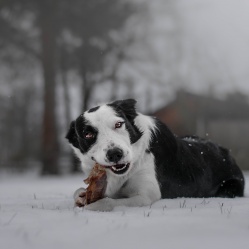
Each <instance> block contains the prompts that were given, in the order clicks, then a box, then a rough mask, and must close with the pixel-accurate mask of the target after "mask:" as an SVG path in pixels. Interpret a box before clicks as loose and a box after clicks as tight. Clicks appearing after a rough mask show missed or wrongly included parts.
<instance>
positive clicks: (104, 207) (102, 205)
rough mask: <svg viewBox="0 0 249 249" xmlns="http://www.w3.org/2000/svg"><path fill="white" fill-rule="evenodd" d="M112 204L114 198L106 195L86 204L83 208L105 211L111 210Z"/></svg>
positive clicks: (113, 204) (113, 203)
mask: <svg viewBox="0 0 249 249" xmlns="http://www.w3.org/2000/svg"><path fill="white" fill-rule="evenodd" d="M114 206H115V200H114V199H111V198H108V197H106V198H104V199H101V200H98V201H96V202H94V203H91V204H89V205H86V206H85V209H86V210H91V211H102V212H107V211H112V210H113V208H114Z"/></svg>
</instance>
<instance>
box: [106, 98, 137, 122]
mask: <svg viewBox="0 0 249 249" xmlns="http://www.w3.org/2000/svg"><path fill="white" fill-rule="evenodd" d="M136 103H137V101H136V100H135V99H125V100H117V101H114V102H112V103H111V104H109V106H111V107H113V108H114V109H115V111H116V112H117V113H118V114H121V113H120V111H121V112H123V113H124V114H125V116H126V117H127V118H128V119H129V120H133V119H134V118H135V117H136V116H137V112H136Z"/></svg>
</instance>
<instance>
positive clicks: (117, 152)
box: [104, 147, 130, 175]
mask: <svg viewBox="0 0 249 249" xmlns="http://www.w3.org/2000/svg"><path fill="white" fill-rule="evenodd" d="M123 157H124V152H123V150H121V149H120V148H117V147H115V148H112V149H109V150H108V151H107V153H106V158H107V160H108V161H109V162H110V163H114V164H113V165H110V166H104V167H105V168H108V169H110V170H111V171H112V172H113V173H115V174H118V175H122V174H124V173H125V172H126V171H127V170H128V169H129V166H130V163H119V162H120V161H121V160H122V159H123Z"/></svg>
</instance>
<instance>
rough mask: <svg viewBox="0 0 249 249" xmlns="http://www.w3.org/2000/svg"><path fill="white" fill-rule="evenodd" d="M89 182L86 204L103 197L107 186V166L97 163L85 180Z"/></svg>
mask: <svg viewBox="0 0 249 249" xmlns="http://www.w3.org/2000/svg"><path fill="white" fill-rule="evenodd" d="M84 182H85V183H86V184H89V185H88V187H87V188H86V193H85V203H84V204H85V205H88V204H90V203H93V202H95V201H97V200H99V199H102V198H103V197H104V194H105V190H106V186H107V176H106V171H105V168H104V167H102V166H101V165H99V164H97V163H96V164H95V165H94V167H93V169H92V171H91V172H90V174H89V176H88V178H87V179H85V180H84Z"/></svg>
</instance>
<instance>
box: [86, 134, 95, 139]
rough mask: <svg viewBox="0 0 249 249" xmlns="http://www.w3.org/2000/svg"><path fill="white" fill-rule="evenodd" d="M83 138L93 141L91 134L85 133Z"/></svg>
mask: <svg viewBox="0 0 249 249" xmlns="http://www.w3.org/2000/svg"><path fill="white" fill-rule="evenodd" d="M84 138H85V139H93V138H94V134H93V133H92V132H85V133H84Z"/></svg>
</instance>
